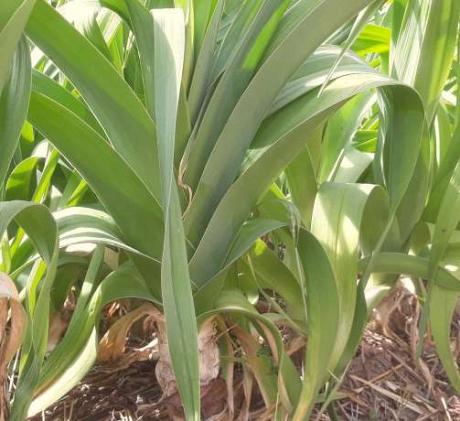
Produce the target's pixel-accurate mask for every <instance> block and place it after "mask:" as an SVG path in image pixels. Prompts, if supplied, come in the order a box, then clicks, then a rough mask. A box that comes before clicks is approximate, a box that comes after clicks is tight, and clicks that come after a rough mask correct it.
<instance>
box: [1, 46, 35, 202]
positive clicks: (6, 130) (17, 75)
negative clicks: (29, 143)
mask: <svg viewBox="0 0 460 421" xmlns="http://www.w3.org/2000/svg"><path fill="white" fill-rule="evenodd" d="M0 42H1V41H0ZM30 83H31V65H30V51H29V47H28V45H27V41H26V40H25V39H24V38H22V40H21V41H20V42H19V44H18V47H17V50H16V54H15V55H14V58H13V63H12V67H11V75H10V78H9V79H8V81H7V82H6V85H5V87H4V89H3V91H1V89H0V92H1V96H0V147H1V150H2V153H1V155H0V185H1V186H2V187H1V190H2V195H3V194H4V191H3V190H4V183H5V181H6V177H7V173H8V170H9V166H10V163H11V160H12V158H13V154H14V151H15V150H16V148H17V146H18V142H19V135H20V133H21V129H22V126H23V124H24V120H25V118H26V115H27V107H28V105H29V96H30Z"/></svg>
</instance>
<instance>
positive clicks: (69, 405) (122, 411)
mask: <svg viewBox="0 0 460 421" xmlns="http://www.w3.org/2000/svg"><path fill="white" fill-rule="evenodd" d="M400 308H401V306H399V307H398V309H400ZM408 308H409V310H407V309H408ZM413 310H414V308H413V306H412V307H411V306H406V307H405V312H401V311H399V310H398V311H395V314H394V315H393V316H392V319H391V325H390V327H391V331H390V334H389V335H388V332H386V333H387V335H384V334H382V332H380V330H381V329H379V327H378V326H376V325H375V324H370V325H369V327H368V329H367V330H366V332H365V334H364V336H363V339H362V342H361V345H360V347H359V349H358V351H357V353H356V355H355V357H354V359H353V361H352V362H351V364H350V367H349V370H348V372H347V374H346V377H345V378H344V381H343V383H342V386H341V388H340V389H339V394H340V397H341V398H340V399H337V400H335V401H334V404H333V408H334V410H333V412H334V414H331V412H329V413H327V412H325V413H320V411H319V408H320V407H319V406H318V408H317V409H316V411H315V413H314V415H313V417H312V419H317V420H321V421H322V420H324V421H326V420H334V418H335V419H337V420H346V421H361V420H363V421H364V420H366V421H367V420H370V421H372V420H376V421H377V420H382V421H383V420H385V421H387V420H400V421H412V420H413V421H423V420H428V421H438V420H439V421H441V420H442V421H444V420H448V421H460V397H459V396H458V395H457V394H456V393H455V391H454V390H453V389H452V388H451V387H450V385H449V382H448V380H447V377H446V374H445V372H444V371H443V369H442V366H441V364H440V362H439V359H438V358H437V356H436V352H435V348H434V345H433V343H432V342H431V341H430V340H429V335H428V339H427V340H426V341H425V347H424V350H423V353H422V356H421V361H420V362H419V363H418V364H415V362H414V361H415V360H416V359H415V358H414V357H413V355H414V350H413V346H411V337H410V336H411V335H410V329H408V328H407V326H408V324H410V323H414V318H413V314H410V312H411V311H413ZM409 322H410V323H409ZM454 324H455V326H454V333H458V331H457V329H458V327H459V326H460V318H458V317H457V318H456V320H455V321H454ZM402 326H403V327H402ZM154 368H155V366H154V362H152V361H137V362H134V363H132V364H131V365H130V366H129V367H127V368H118V369H117V368H115V367H110V366H100V365H99V366H95V367H94V368H93V369H92V370H91V371H90V373H88V375H87V376H86V377H85V378H84V380H83V381H82V382H81V383H80V384H79V385H78V386H77V387H75V388H74V389H73V390H72V391H71V392H70V393H69V394H68V395H66V396H65V397H63V398H62V399H61V400H60V401H58V402H57V403H56V404H54V405H53V406H52V407H51V408H48V410H46V411H45V412H44V413H42V414H41V415H40V416H36V417H34V418H32V419H31V421H38V420H46V421H71V420H72V421H109V420H110V421H115V420H120V421H121V420H123V421H131V420H167V419H169V417H168V411H167V408H166V406H165V405H164V402H162V401H161V390H160V388H159V386H158V384H157V382H156V380H155V373H154ZM254 396H255V397H256V398H255V399H260V395H258V394H257V393H255V394H254ZM253 407H254V408H260V407H261V402H254V404H253ZM254 414H260V410H259V411H256V410H255V411H254ZM331 417H332V418H331ZM252 419H254V420H256V419H257V416H256V415H254V417H252Z"/></svg>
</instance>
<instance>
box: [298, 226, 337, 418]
mask: <svg viewBox="0 0 460 421" xmlns="http://www.w3.org/2000/svg"><path fill="white" fill-rule="evenodd" d="M298 256H299V261H300V263H301V265H302V270H303V272H301V273H302V275H301V285H302V288H303V293H304V294H305V293H306V309H307V319H308V324H307V331H308V344H307V349H306V355H305V363H304V364H305V366H304V373H303V379H304V380H303V385H302V392H301V394H300V396H299V400H298V402H297V407H296V409H295V412H294V415H293V417H292V419H293V420H295V421H301V420H305V419H308V418H309V416H310V414H311V411H312V410H313V406H314V403H315V399H316V396H317V394H318V392H319V390H320V388H321V387H322V386H323V384H324V382H325V381H326V380H327V378H328V376H329V369H330V367H331V359H332V357H333V353H332V352H333V349H334V344H335V343H336V340H337V337H338V334H339V322H340V318H341V317H342V314H343V313H341V310H340V308H339V293H340V292H339V289H338V288H337V281H336V279H335V276H334V272H333V270H332V267H331V265H330V262H329V259H328V257H327V254H326V252H325V251H324V249H323V248H322V247H321V245H320V243H319V242H318V240H316V238H315V237H314V236H313V235H312V234H310V233H308V232H307V231H303V230H301V231H300V233H299V240H298ZM326 332H327V334H325V333H326Z"/></svg>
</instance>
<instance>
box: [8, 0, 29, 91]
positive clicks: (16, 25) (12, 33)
mask: <svg viewBox="0 0 460 421" xmlns="http://www.w3.org/2000/svg"><path fill="white" fill-rule="evenodd" d="M34 4H35V0H5V1H3V2H2V7H1V9H0V48H1V49H0V57H1V58H0V94H1V93H2V90H3V87H4V85H5V83H6V82H7V80H8V76H9V74H10V71H11V60H12V59H13V56H14V54H15V51H16V46H17V45H18V43H19V40H20V39H21V36H22V33H23V31H24V27H25V25H26V23H27V20H28V19H29V16H30V13H31V12H32V9H33V6H34ZM21 48H24V47H21ZM12 77H13V78H15V77H16V76H15V75H13V76H12Z"/></svg>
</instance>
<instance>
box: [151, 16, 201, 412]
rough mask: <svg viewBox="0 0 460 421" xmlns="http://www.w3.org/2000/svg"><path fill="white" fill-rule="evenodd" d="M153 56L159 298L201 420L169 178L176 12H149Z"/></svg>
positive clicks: (188, 288)
mask: <svg viewBox="0 0 460 421" xmlns="http://www.w3.org/2000/svg"><path fill="white" fill-rule="evenodd" d="M152 16H153V20H154V35H155V36H154V51H155V67H154V75H155V81H154V86H155V112H156V117H157V121H158V125H157V141H158V156H159V159H160V171H161V178H162V180H161V181H162V184H161V187H162V203H163V208H164V212H165V234H164V245H163V258H162V264H161V293H162V298H163V307H164V313H165V319H166V334H167V339H168V349H169V354H170V356H171V362H172V367H173V370H174V374H175V377H176V382H177V387H178V390H179V394H180V397H181V400H182V404H183V406H184V414H185V417H186V419H189V420H199V419H200V375H199V362H198V328H197V323H196V317H195V308H194V303H193V297H192V285H191V281H190V274H189V268H188V257H187V249H186V243H185V234H184V227H183V225H182V209H181V207H180V202H179V194H178V190H177V184H176V181H175V177H174V141H175V138H176V120H177V109H178V104H179V93H180V88H181V80H182V70H183V64H184V52H185V32H184V15H183V13H182V11H181V10H175V9H159V10H154V11H153V12H152Z"/></svg>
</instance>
